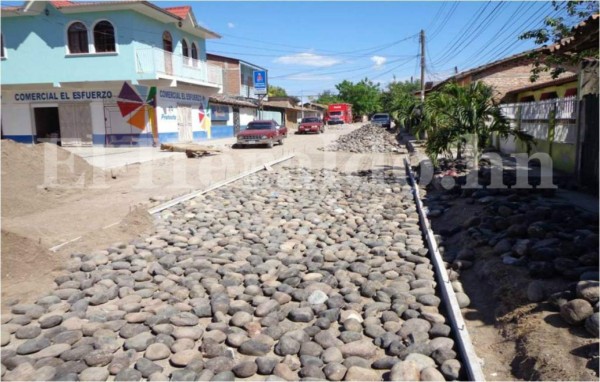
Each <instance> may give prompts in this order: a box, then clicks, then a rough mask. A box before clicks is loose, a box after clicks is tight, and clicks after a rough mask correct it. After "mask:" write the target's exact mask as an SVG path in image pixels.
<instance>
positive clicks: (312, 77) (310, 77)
mask: <svg viewBox="0 0 600 382" xmlns="http://www.w3.org/2000/svg"><path fill="white" fill-rule="evenodd" d="M285 79H286V80H290V81H329V80H333V76H325V75H319V74H310V73H300V74H294V75H291V76H287V77H285Z"/></svg>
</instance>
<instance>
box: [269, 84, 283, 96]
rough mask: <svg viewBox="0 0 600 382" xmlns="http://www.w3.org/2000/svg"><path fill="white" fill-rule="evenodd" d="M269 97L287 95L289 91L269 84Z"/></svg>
mask: <svg viewBox="0 0 600 382" xmlns="http://www.w3.org/2000/svg"><path fill="white" fill-rule="evenodd" d="M268 94H269V97H287V92H286V91H285V89H284V88H281V87H279V86H275V85H269V91H268Z"/></svg>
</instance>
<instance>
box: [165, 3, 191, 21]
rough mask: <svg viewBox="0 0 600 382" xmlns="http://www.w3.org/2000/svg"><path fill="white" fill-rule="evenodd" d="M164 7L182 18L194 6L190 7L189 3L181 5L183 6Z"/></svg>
mask: <svg viewBox="0 0 600 382" xmlns="http://www.w3.org/2000/svg"><path fill="white" fill-rule="evenodd" d="M164 9H165V11H167V12H169V13H172V14H174V15H175V16H177V17H181V18H182V19H185V18H186V17H187V15H188V14H189V13H190V9H192V7H190V6H189V5H185V6H181V7H167V8H164Z"/></svg>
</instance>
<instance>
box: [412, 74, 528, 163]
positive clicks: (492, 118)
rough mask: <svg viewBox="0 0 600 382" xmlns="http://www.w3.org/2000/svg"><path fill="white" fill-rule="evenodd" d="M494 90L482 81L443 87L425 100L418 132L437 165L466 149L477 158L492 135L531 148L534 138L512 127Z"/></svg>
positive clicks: (459, 155)
mask: <svg viewBox="0 0 600 382" xmlns="http://www.w3.org/2000/svg"><path fill="white" fill-rule="evenodd" d="M493 92H494V90H493V88H492V87H490V86H488V85H485V84H484V83H482V82H475V83H471V84H470V85H468V86H460V85H458V84H457V83H456V82H450V83H448V84H446V85H444V86H443V87H442V88H441V89H440V90H439V91H437V92H434V93H432V94H431V95H430V96H429V97H427V98H426V99H425V103H424V105H423V113H422V119H421V123H420V124H419V126H418V130H420V131H423V132H426V133H427V136H428V139H427V143H426V152H427V154H428V155H429V156H430V157H431V159H432V160H433V161H434V162H435V161H437V158H438V156H439V155H442V154H443V155H448V156H450V157H453V150H456V153H457V158H459V159H460V158H462V156H463V154H464V150H465V149H466V148H467V147H470V148H471V149H472V152H473V155H474V156H475V159H476V160H477V158H478V157H479V154H480V153H481V152H482V151H483V149H485V148H486V147H487V146H488V144H489V142H490V138H491V136H492V134H496V135H497V136H498V137H500V138H507V137H508V136H514V137H515V138H517V139H519V140H521V141H523V142H524V143H525V144H526V145H527V150H528V151H529V150H530V149H531V144H532V142H533V137H532V136H531V135H529V134H527V133H524V132H522V131H520V130H518V129H515V128H513V127H511V126H510V123H509V122H508V120H507V119H506V118H505V117H504V116H503V115H502V113H501V112H500V108H499V107H498V105H497V104H496V102H495V101H494V98H493Z"/></svg>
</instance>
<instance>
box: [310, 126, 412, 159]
mask: <svg viewBox="0 0 600 382" xmlns="http://www.w3.org/2000/svg"><path fill="white" fill-rule="evenodd" d="M321 150H323V151H347V152H351V153H406V150H404V149H403V148H402V147H400V144H399V142H398V140H397V139H396V135H395V134H394V133H391V132H389V131H387V130H386V129H384V128H382V127H380V126H375V125H365V126H363V127H361V128H359V129H357V130H354V131H353V132H351V133H348V134H346V135H342V136H341V137H339V138H338V139H337V140H336V141H334V142H332V143H331V144H330V145H328V146H326V147H324V148H322V149H321Z"/></svg>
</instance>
